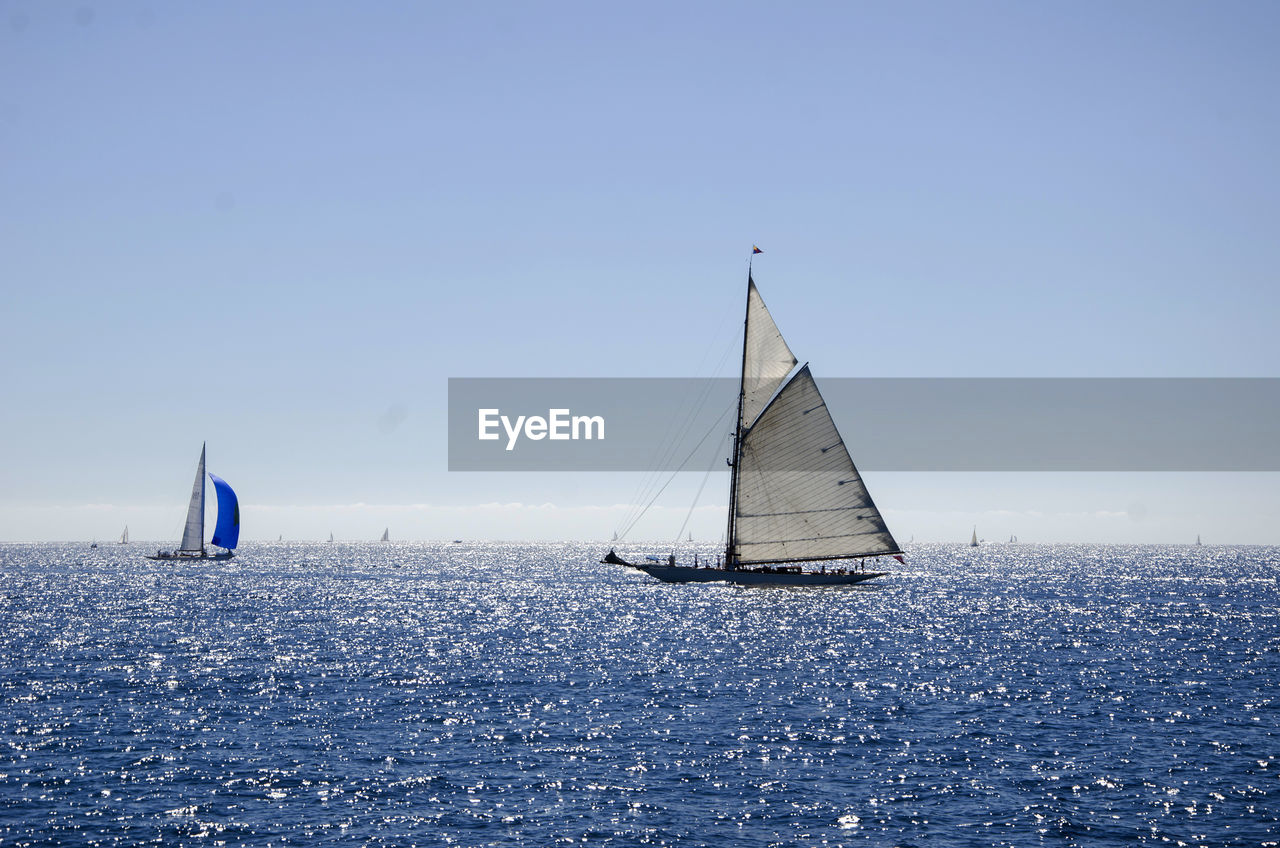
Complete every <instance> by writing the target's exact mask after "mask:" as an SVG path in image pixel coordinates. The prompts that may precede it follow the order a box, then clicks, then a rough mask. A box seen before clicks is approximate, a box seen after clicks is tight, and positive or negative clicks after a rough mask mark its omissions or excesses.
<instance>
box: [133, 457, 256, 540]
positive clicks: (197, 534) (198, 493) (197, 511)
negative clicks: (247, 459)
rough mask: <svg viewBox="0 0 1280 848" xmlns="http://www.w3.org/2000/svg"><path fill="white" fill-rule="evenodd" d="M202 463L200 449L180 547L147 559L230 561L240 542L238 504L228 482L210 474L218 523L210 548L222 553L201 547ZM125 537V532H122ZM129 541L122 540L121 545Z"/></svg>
mask: <svg viewBox="0 0 1280 848" xmlns="http://www.w3.org/2000/svg"><path fill="white" fill-rule="evenodd" d="M204 460H205V446H204V445H201V446H200V462H199V463H198V464H197V465H196V481H195V484H194V485H193V486H192V487H191V502H190V503H189V504H188V505H187V523H186V524H185V525H184V527H183V531H182V544H181V546H180V547H179V548H178V549H177V550H176V551H163V550H161V551H156V553H155V556H148V557H147V559H181V560H188V559H231V557H233V556H235V554H234V553H233V552H232V551H233V550H234V549H235V547H236V545H237V544H239V542H240V504H239V501H238V499H237V498H236V493H235V492H233V491H232V490H231V487H230V486H228V485H227V482H226V481H225V480H223V479H222V478H221V477H218V476H217V475H216V474H210V475H209V479H210V480H212V481H213V488H214V491H215V492H216V493H217V496H218V522H217V524H216V525H215V526H214V528H213V538H212V539H210V540H209V541H210V544H212V545H215V546H217V547H220V548H223V549H224V550H223V551H220V552H216V553H209V551H208V550H207V549H206V548H205V545H204V494H205V486H204V475H205V471H204ZM125 532H126V535H127V533H128V528H125ZM125 541H128V540H127V539H122V543H123V542H125Z"/></svg>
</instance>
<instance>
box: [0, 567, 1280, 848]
mask: <svg viewBox="0 0 1280 848" xmlns="http://www.w3.org/2000/svg"><path fill="white" fill-rule="evenodd" d="M143 549H144V546H143V545H132V546H129V547H121V546H113V545H107V546H104V547H103V548H100V549H97V550H89V549H88V548H87V547H86V546H84V545H3V546H0V665H2V668H3V673H2V674H0V705H2V707H0V739H2V742H3V749H2V750H0V843H3V844H5V845H34V844H50V843H55V844H65V845H75V844H83V845H126V844H130V845H132V844H140V843H156V844H159V843H163V844H165V845H181V844H191V845H196V844H213V845H217V844H227V845H239V844H255V845H264V844H268V843H270V844H276V845H315V844H326V843H341V844H344V845H345V844H366V845H410V844H418V845H444V844H456V845H467V846H481V845H502V846H550V845H554V844H561V843H562V844H566V845H567V844H570V843H575V844H588V845H703V844H706V845H735V846H772V845H859V844H872V845H904V846H905V845H923V844H926V843H929V844H938V845H949V846H966V845H975V846H978V845H981V846H986V845H1017V846H1023V845H1029V844H1051V845H1070V844H1078V845H1134V844H1151V845H1178V844H1186V845H1214V846H1217V845H1263V844H1267V843H1268V842H1270V843H1271V844H1276V842H1277V840H1280V783H1278V782H1277V770H1278V769H1280V710H1278V705H1280V701H1278V700H1277V684H1280V589H1278V587H1277V576H1278V575H1280V549H1276V548H1230V547H1205V548H1189V547H1100V546H1099V547H1069V546H1055V547H1045V546H1032V545H1006V546H992V547H987V548H982V549H979V550H978V551H977V552H972V551H970V550H969V549H967V548H964V549H962V548H953V547H941V546H938V547H927V546H922V547H920V548H919V549H917V550H916V551H914V552H913V554H912V556H911V557H910V558H909V560H908V563H909V565H908V567H907V568H905V569H901V570H899V571H898V572H897V573H895V575H894V576H892V577H890V578H888V579H885V580H882V581H879V583H878V585H864V586H858V587H846V588H827V589H821V588H820V589H803V590H786V589H743V588H736V587H727V586H719V587H717V586H707V585H701V586H669V585H663V584H659V583H657V582H654V581H653V580H651V579H650V578H648V577H646V576H645V575H643V574H640V573H638V572H635V571H631V570H627V569H622V568H618V567H611V566H603V565H598V564H596V563H595V560H596V559H598V557H599V554H600V553H601V550H600V548H599V547H598V546H583V545H575V544H563V545H560V544H555V545H483V546H480V545H475V546H472V545H397V544H390V545H342V544H338V545H326V544H314V545H290V544H264V545H256V546H252V545H251V546H249V547H248V548H247V549H246V550H244V551H243V552H242V553H241V555H239V556H237V557H236V559H235V560H232V561H231V562H229V563H215V564H210V565H204V566H200V565H197V566H174V565H172V564H166V563H154V562H149V561H147V560H144V559H142V558H141V553H142V551H143Z"/></svg>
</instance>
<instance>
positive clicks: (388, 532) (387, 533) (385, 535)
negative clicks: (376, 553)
mask: <svg viewBox="0 0 1280 848" xmlns="http://www.w3.org/2000/svg"><path fill="white" fill-rule="evenodd" d="M381 541H383V542H390V541H391V528H390V527H388V528H387V529H386V530H383V531H382V539H381Z"/></svg>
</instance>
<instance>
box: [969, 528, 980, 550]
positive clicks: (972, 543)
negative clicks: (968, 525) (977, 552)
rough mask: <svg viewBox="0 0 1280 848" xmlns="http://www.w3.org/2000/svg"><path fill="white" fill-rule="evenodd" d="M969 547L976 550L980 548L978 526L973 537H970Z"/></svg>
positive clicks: (974, 529)
mask: <svg viewBox="0 0 1280 848" xmlns="http://www.w3.org/2000/svg"><path fill="white" fill-rule="evenodd" d="M969 547H971V548H976V547H978V527H977V525H974V528H973V535H972V536H970V537H969Z"/></svg>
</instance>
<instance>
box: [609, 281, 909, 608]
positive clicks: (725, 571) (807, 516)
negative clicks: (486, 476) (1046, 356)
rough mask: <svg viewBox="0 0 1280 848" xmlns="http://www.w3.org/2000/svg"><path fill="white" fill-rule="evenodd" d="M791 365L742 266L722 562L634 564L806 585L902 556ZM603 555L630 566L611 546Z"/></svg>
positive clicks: (674, 573)
mask: <svg viewBox="0 0 1280 848" xmlns="http://www.w3.org/2000/svg"><path fill="white" fill-rule="evenodd" d="M798 365H799V362H798V360H797V359H796V357H795V356H794V355H793V354H792V352H791V349H790V348H789V347H788V346H787V343H786V341H785V340H784V339H783V338H782V334H781V333H780V332H779V331H778V327H777V325H776V324H775V323H774V321H773V317H772V316H771V315H770V314H769V310H768V309H766V308H765V304H764V300H763V299H762V298H761V297H760V292H759V291H758V290H757V289H756V284H755V281H754V280H753V279H752V277H751V273H750V270H748V272H747V304H746V319H745V330H744V337H743V345H742V378H741V382H740V384H739V391H738V415H737V421H736V426H735V431H734V437H733V456H732V457H731V458H730V459H729V466H730V482H729V520H728V530H727V532H726V534H725V538H726V539H727V540H728V542H727V545H726V547H725V551H724V556H723V560H720V561H717V562H716V563H715V565H714V566H710V565H705V566H701V567H700V566H698V565H697V564H696V563H695V564H694V565H677V564H676V558H675V554H674V553H673V554H670V555H669V556H667V557H663V558H662V559H661V560H659V561H657V562H655V561H654V558H653V557H648V558H647V559H646V561H645V562H643V563H640V564H636V565H635V566H634V567H636V568H639V569H641V570H643V571H645V572H647V573H648V574H650V575H652V576H653V577H656V578H658V579H659V580H662V581H665V582H668V583H687V582H710V581H728V582H731V583H739V584H744V585H794V586H803V585H838V584H845V583H857V582H860V581H862V580H868V579H870V578H872V577H880V576H883V574H884V572H873V571H866V570H862V569H860V568H858V567H857V566H856V565H855V564H854V563H852V562H850V561H860V560H863V559H865V558H867V557H879V556H892V557H894V558H895V559H898V560H899V561H902V547H901V546H900V545H899V544H898V543H897V541H896V540H895V539H894V538H893V534H892V533H890V532H889V528H888V526H886V524H885V521H884V518H883V517H882V516H881V515H880V511H879V510H878V509H877V508H876V505H875V502H874V501H872V499H871V495H870V493H869V492H868V491H867V487H866V485H865V484H864V483H863V481H862V476H861V475H860V474H859V473H858V469H857V467H856V466H855V465H854V464H853V459H852V458H851V457H850V456H849V451H848V449H847V448H846V447H845V444H844V441H843V440H842V439H841V438H840V433H839V432H838V431H837V430H836V425H835V422H834V421H833V420H832V418H831V413H830V412H829V411H828V410H827V405H826V403H825V402H824V401H823V399H822V395H821V393H819V391H818V386H817V384H816V383H815V382H814V379H813V375H812V373H810V371H809V366H808V365H807V364H806V365H803V366H800V367H797V366H798ZM602 561H603V562H609V563H616V564H621V565H632V563H629V562H626V561H625V560H623V559H622V558H621V557H619V556H618V555H617V553H616V552H615V551H613V550H610V551H609V553H608V554H607V555H606V556H605V558H604V559H603V560H602ZM840 561H844V564H843V565H838V563H839V562H840ZM813 563H820V565H818V566H817V567H814V566H813V565H811V564H813ZM828 563H830V567H829V566H828ZM806 565H808V567H807V568H806V567H805V566H806Z"/></svg>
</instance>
